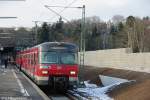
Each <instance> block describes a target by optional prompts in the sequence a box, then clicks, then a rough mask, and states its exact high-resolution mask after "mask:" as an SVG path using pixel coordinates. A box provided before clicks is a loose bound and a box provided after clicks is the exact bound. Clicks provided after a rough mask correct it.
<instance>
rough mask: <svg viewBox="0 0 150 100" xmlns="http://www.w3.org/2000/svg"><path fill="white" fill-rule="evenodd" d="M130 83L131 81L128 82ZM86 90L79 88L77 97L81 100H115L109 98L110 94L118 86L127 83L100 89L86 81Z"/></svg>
mask: <svg viewBox="0 0 150 100" xmlns="http://www.w3.org/2000/svg"><path fill="white" fill-rule="evenodd" d="M127 82H130V81H127ZM84 83H85V86H86V87H85V88H77V89H76V90H74V91H76V93H75V95H76V96H78V97H80V99H81V100H89V99H90V100H114V99H113V98H111V97H109V96H108V94H107V93H108V92H109V91H110V90H111V89H112V88H115V87H116V86H118V85H120V84H122V83H125V82H118V83H115V84H111V85H108V86H105V87H99V86H97V85H95V84H90V83H89V81H85V82H84Z"/></svg>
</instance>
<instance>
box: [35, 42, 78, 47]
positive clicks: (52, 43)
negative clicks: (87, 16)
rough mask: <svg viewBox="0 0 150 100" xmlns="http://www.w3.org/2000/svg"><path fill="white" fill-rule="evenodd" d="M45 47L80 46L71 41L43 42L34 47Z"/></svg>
mask: <svg viewBox="0 0 150 100" xmlns="http://www.w3.org/2000/svg"><path fill="white" fill-rule="evenodd" d="M41 46H42V47H44V46H51V47H54V46H67V47H74V48H78V46H77V45H75V44H73V43H69V42H44V43H41V44H39V45H36V46H34V47H41Z"/></svg>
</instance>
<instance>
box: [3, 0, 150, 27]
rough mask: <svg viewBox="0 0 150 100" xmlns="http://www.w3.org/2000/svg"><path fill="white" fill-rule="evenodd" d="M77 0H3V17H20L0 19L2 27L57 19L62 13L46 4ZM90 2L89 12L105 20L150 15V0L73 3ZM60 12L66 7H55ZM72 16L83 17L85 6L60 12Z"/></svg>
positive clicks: (60, 3) (95, 0)
mask: <svg viewBox="0 0 150 100" xmlns="http://www.w3.org/2000/svg"><path fill="white" fill-rule="evenodd" d="M72 1H74V0H25V1H19V2H16V1H0V17H2V16H16V17H18V19H0V27H12V26H14V27H18V26H24V27H32V26H34V23H33V22H32V21H35V20H40V21H49V22H55V21H56V20H58V16H56V15H55V14H54V13H52V12H51V11H49V10H48V9H46V8H45V7H44V5H51V6H66V5H68V4H70V3H71V2H72ZM83 4H85V5H86V16H99V17H100V19H102V20H105V21H107V20H109V19H111V18H112V17H113V16H114V15H123V16H125V17H127V16H129V15H133V16H139V17H143V16H150V0H76V2H75V3H73V4H72V6H82V5H83ZM52 9H53V10H55V11H57V12H58V13H60V11H61V10H62V8H52ZM60 14H61V15H62V16H64V17H65V18H67V19H68V20H71V19H78V18H81V10H79V9H66V10H64V12H61V13H60Z"/></svg>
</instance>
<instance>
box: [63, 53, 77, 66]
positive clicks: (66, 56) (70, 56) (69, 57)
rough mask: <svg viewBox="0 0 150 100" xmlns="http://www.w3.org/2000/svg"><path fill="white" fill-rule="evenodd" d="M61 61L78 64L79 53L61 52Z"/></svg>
mask: <svg viewBox="0 0 150 100" xmlns="http://www.w3.org/2000/svg"><path fill="white" fill-rule="evenodd" d="M60 61H61V63H62V64H77V55H76V54H74V53H61V54H60Z"/></svg>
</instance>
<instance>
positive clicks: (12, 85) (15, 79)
mask: <svg viewBox="0 0 150 100" xmlns="http://www.w3.org/2000/svg"><path fill="white" fill-rule="evenodd" d="M44 99H45V98H44V97H43V96H42V95H41V93H40V92H39V91H37V89H36V88H35V87H34V86H33V84H31V82H29V80H27V79H26V78H25V77H24V75H23V74H22V72H20V71H19V70H17V69H16V67H15V66H8V68H7V69H5V68H3V67H2V66H0V100H44Z"/></svg>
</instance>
